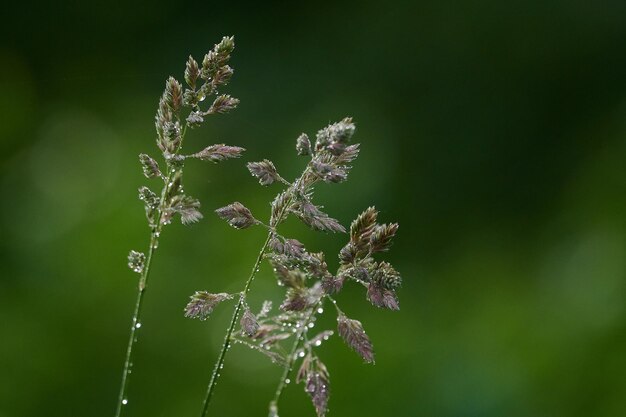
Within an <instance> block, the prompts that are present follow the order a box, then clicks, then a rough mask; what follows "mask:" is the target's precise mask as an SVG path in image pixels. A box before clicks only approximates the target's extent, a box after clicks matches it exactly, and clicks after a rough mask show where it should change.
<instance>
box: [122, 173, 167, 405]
mask: <svg viewBox="0 0 626 417" xmlns="http://www.w3.org/2000/svg"><path fill="white" fill-rule="evenodd" d="M172 173H173V170H168V173H167V177H166V178H165V179H164V180H165V185H164V186H163V190H162V191H161V199H160V201H159V211H158V214H157V218H156V224H155V225H154V226H153V228H152V233H151V234H150V247H149V249H148V256H147V257H146V263H145V265H144V268H143V270H142V271H141V275H140V278H139V286H138V287H139V288H138V291H137V301H136V302H135V310H134V312H133V319H132V323H131V328H130V337H129V339H128V346H127V348H126V358H125V359H124V370H123V371H122V382H121V385H120V393H119V396H118V399H117V407H116V410H115V417H120V416H121V415H122V408H123V406H124V405H126V404H128V398H127V396H126V394H127V391H128V378H129V375H130V371H131V368H132V366H133V347H134V346H135V343H136V342H137V339H138V337H137V335H136V333H137V331H138V330H139V328H140V327H141V309H142V306H143V298H144V294H145V292H146V286H147V283H148V277H149V275H150V266H151V265H152V256H153V255H154V251H155V250H156V248H157V247H158V245H159V236H160V234H161V228H162V226H161V216H162V214H163V206H164V204H165V197H166V195H167V188H168V184H169V182H170V181H171V178H172Z"/></svg>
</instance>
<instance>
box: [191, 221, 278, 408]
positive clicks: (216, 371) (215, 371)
mask: <svg viewBox="0 0 626 417" xmlns="http://www.w3.org/2000/svg"><path fill="white" fill-rule="evenodd" d="M271 237H272V233H271V232H270V233H268V234H267V238H266V239H265V243H264V244H263V246H262V247H261V250H260V252H259V255H258V256H257V258H256V262H255V263H254V267H253V268H252V271H251V272H250V276H249V277H248V280H247V281H246V285H245V286H244V289H243V291H242V292H241V297H239V301H238V302H237V305H236V306H235V310H234V311H233V316H232V318H231V319H230V324H229V326H228V329H226V336H225V337H224V344H223V345H222V349H221V350H220V354H219V356H218V358H217V362H216V363H215V368H213V373H212V374H211V380H210V381H209V386H208V388H207V392H206V395H205V397H204V402H203V404H202V414H201V416H203V417H204V416H206V415H207V412H208V410H209V403H210V402H211V397H212V396H213V392H214V391H215V384H216V383H217V379H218V378H219V377H220V370H221V369H222V368H223V366H224V360H225V359H226V352H228V349H229V348H230V341H231V337H232V334H233V330H234V329H235V326H236V325H237V317H238V316H239V313H240V312H241V308H242V307H243V304H244V300H245V296H246V294H247V293H248V291H250V285H251V284H252V281H254V277H255V276H256V273H257V272H258V271H259V265H260V264H261V261H262V260H263V256H264V255H265V251H266V250H267V246H268V245H269V242H270V239H271Z"/></svg>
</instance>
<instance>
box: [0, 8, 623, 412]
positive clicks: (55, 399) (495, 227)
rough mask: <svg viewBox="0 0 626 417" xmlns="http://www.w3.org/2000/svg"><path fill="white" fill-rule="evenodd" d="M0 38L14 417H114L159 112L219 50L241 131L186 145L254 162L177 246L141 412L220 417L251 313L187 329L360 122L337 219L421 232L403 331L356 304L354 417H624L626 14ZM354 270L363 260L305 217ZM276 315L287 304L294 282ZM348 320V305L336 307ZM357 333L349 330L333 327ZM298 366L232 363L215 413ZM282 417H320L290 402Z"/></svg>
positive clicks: (331, 193)
mask: <svg viewBox="0 0 626 417" xmlns="http://www.w3.org/2000/svg"><path fill="white" fill-rule="evenodd" d="M3 16H4V18H3V25H2V28H1V29H0V30H1V31H2V37H1V41H0V42H1V43H0V86H1V88H0V92H1V93H0V108H1V109H2V116H0V117H1V119H0V150H1V151H2V152H1V153H0V155H1V156H0V193H1V195H2V204H1V205H0V210H1V213H0V234H1V237H2V238H1V239H0V271H1V279H0V331H1V336H0V417H30V416H41V415H46V416H50V417H52V416H59V417H68V416H94V417H97V416H112V415H113V411H114V407H115V401H116V396H117V391H118V388H119V378H120V371H121V366H122V358H123V353H124V349H125V346H126V341H127V331H128V327H129V325H130V318H131V311H132V305H133V302H134V298H135V291H136V286H137V277H136V275H135V274H133V273H132V272H131V271H130V270H128V268H127V267H126V255H127V253H128V251H129V250H130V249H137V250H145V247H146V245H147V238H148V228H147V226H146V224H145V218H144V214H143V208H142V206H141V204H140V202H139V201H138V200H137V198H136V194H137V192H136V190H137V188H138V187H139V186H140V185H143V184H146V183H148V182H149V181H148V180H146V179H145V178H143V176H142V175H141V170H140V167H139V164H138V161H137V155H138V154H139V153H140V152H148V153H151V154H157V152H156V148H155V142H154V138H155V133H154V128H153V116H154V113H155V111H156V105H157V102H158V97H159V95H160V94H161V91H162V89H163V86H164V81H165V79H166V77H167V76H168V75H170V74H171V75H175V76H176V77H177V78H179V79H181V78H182V73H183V70H184V63H185V61H186V59H187V56H188V55H189V54H190V53H191V54H193V55H194V56H196V57H197V58H198V59H200V58H201V57H202V55H203V54H204V53H205V52H206V51H207V50H208V49H209V48H210V47H211V46H212V45H213V44H214V43H215V42H217V41H218V40H219V39H220V38H221V36H223V35H226V34H232V35H235V37H236V42H237V48H236V51H235V54H234V57H233V59H232V66H233V67H234V68H235V76H234V78H233V80H232V82H231V85H230V86H229V87H228V88H227V90H228V92H229V93H231V94H233V95H234V96H236V97H238V98H240V99H241V105H240V107H239V109H238V110H236V111H235V112H233V113H232V114H231V115H227V116H221V117H219V118H215V119H211V120H210V123H207V124H206V127H203V128H201V129H198V130H194V131H193V132H191V134H190V135H189V136H188V139H187V141H186V149H187V150H189V151H192V150H199V149H201V148H202V147H204V146H205V145H208V144H211V143H220V142H226V143H228V144H236V145H241V146H244V147H246V148H248V152H247V153H246V154H245V156H244V158H243V160H239V161H229V162H226V163H223V164H220V165H219V166H214V165H210V164H203V163H200V162H197V163H188V164H187V167H186V187H185V188H186V190H187V192H189V193H190V194H192V195H194V196H196V197H198V198H199V199H200V200H201V201H202V204H203V207H204V209H203V210H204V213H205V214H206V218H205V219H204V220H203V221H202V222H201V223H199V224H197V225H193V226H191V227H183V226H182V225H180V224H178V223H176V224H173V225H172V226H170V227H168V228H167V229H166V230H165V232H164V233H163V239H162V242H161V246H160V248H159V250H158V252H157V256H156V260H155V263H154V273H153V274H152V276H151V281H150V283H149V291H148V293H147V296H146V305H145V318H144V321H143V324H144V326H143V327H142V330H141V333H142V335H141V339H140V342H139V344H138V346H137V360H136V361H135V368H134V373H133V374H132V378H131V383H130V394H129V401H130V402H129V405H128V413H127V414H126V415H128V416H129V417H130V416H151V417H158V416H163V417H165V416H168V417H169V416H196V415H198V413H199V411H200V410H199V409H200V403H201V398H202V395H203V393H204V390H205V386H206V382H207V378H208V374H209V373H210V370H211V368H212V365H213V361H214V360H215V358H216V354H217V351H218V349H219V347H220V343H221V339H222V334H223V331H224V329H225V327H226V324H227V321H228V318H229V315H230V307H226V306H223V307H221V308H219V309H218V310H217V312H216V313H215V314H214V316H213V317H212V318H211V320H209V321H207V322H198V321H192V320H188V319H185V318H184V317H183V315H182V309H183V306H184V305H185V303H186V301H187V297H188V296H189V295H190V294H191V293H192V292H193V291H194V290H197V289H207V290H213V291H236V290H238V289H239V288H240V287H241V285H242V282H243V281H244V280H245V277H246V274H247V273H248V271H249V269H250V267H251V265H252V263H253V262H254V258H255V256H256V251H257V250H258V248H259V246H260V245H261V243H262V242H263V237H264V232H263V230H260V229H259V230H246V231H235V230H233V229H231V228H229V227H228V226H227V225H226V224H225V223H224V222H221V221H219V220H218V219H217V218H216V216H214V215H213V214H212V213H211V211H212V210H213V209H214V208H216V207H220V206H223V205H225V204H227V203H230V202H231V201H233V200H238V201H241V202H242V203H244V204H245V205H247V206H248V207H250V208H251V209H252V210H253V211H254V212H255V213H256V214H257V216H258V217H261V218H267V215H268V214H269V205H268V202H269V201H270V200H271V199H272V197H273V195H274V194H275V193H276V192H277V191H278V187H276V188H274V187H272V188H270V189H266V188H262V187H260V186H259V185H258V184H257V183H256V181H255V180H254V179H253V178H252V177H250V176H249V174H248V173H247V171H246V169H245V168H244V166H243V163H244V162H245V161H250V160H259V159H262V158H269V159H272V160H273V161H274V163H275V164H276V166H277V167H278V169H279V171H280V172H281V173H282V174H283V176H285V177H287V178H293V177H294V176H296V175H297V174H298V172H299V170H300V169H301V167H302V166H303V165H304V163H305V161H304V160H303V159H302V158H298V157H296V155H295V150H294V145H295V139H296V137H297V136H298V135H299V133H301V132H303V131H304V132H308V133H309V134H314V133H315V132H316V131H317V129H319V128H321V127H323V126H325V125H326V124H327V123H328V122H330V121H336V120H339V119H340V118H342V117H344V116H346V115H351V116H353V117H354V119H355V121H356V122H357V126H358V128H357V134H356V136H355V140H356V141H357V142H360V143H361V144H362V154H361V157H360V159H359V160H357V161H356V163H355V164H354V169H353V171H352V174H351V177H350V179H349V181H348V182H347V183H344V184H339V185H322V186H320V187H318V192H317V193H316V201H317V202H318V203H321V204H324V206H325V207H326V210H327V212H329V213H330V214H331V215H333V216H335V217H337V218H338V219H340V220H341V221H342V223H343V224H345V225H347V224H348V223H349V221H350V220H351V219H352V218H354V216H355V215H356V214H357V213H359V212H360V211H361V210H363V209H364V208H366V207H367V206H369V205H372V204H374V205H376V207H377V208H378V209H380V211H381V220H383V221H398V222H399V223H400V225H401V227H400V231H399V234H398V236H397V240H396V243H395V246H394V247H393V249H392V251H391V252H389V253H388V254H387V255H385V256H384V259H386V260H388V261H390V262H392V263H393V264H394V265H395V266H396V268H397V269H398V270H399V271H400V272H401V273H402V275H403V277H404V282H405V284H404V286H403V288H402V289H401V291H400V301H401V310H400V312H397V313H394V312H389V311H382V310H376V309H374V308H373V307H372V306H370V305H369V303H368V302H367V301H366V300H365V297H364V294H363V291H362V290H361V289H359V288H356V287H355V286H353V287H350V288H349V289H347V290H346V291H344V292H343V293H342V294H341V295H340V296H339V299H340V300H339V301H340V302H341V304H342V305H343V308H344V310H346V311H347V312H348V313H349V315H350V316H352V317H353V318H357V319H359V320H361V321H362V322H363V323H364V325H365V328H366V330H367V332H368V334H369V335H370V337H371V338H372V340H373V342H374V345H375V348H376V352H377V363H376V365H375V366H367V365H364V364H362V363H361V360H360V359H359V358H358V357H357V356H356V355H355V354H354V353H352V352H350V351H349V350H348V349H347V348H346V347H345V346H344V345H343V343H342V342H341V341H340V340H339V339H337V338H335V339H333V340H332V341H329V342H328V343H325V344H324V345H323V346H322V348H321V353H320V354H321V356H322V358H323V359H324V360H325V362H326V363H327V365H328V367H329V369H330V372H331V383H332V394H331V400H330V416H336V417H349V416H444V417H445V416H481V417H490V416H494V417H495V416H594V417H601V416H624V415H626V311H625V308H624V306H625V303H624V301H625V295H626V279H625V278H626V276H625V275H626V274H625V272H626V257H625V255H626V239H625V238H626V234H625V232H626V228H625V226H626V225H625V222H624V220H625V213H626V192H625V191H626V171H625V166H626V164H625V162H626V54H625V53H624V51H625V49H624V48H625V46H626V3H625V2H624V1H597V2H589V1H565V0H560V1H558V0H557V1H539V0H536V1H507V2H502V1H493V0H488V1H474V2H469V1H450V0H425V1H407V2H400V1H390V2H367V1H365V2H364V1H358V2H357V1H353V2H329V3H328V4H323V3H321V2H310V3H307V2H291V3H287V2H285V3H283V2H274V3H272V2H259V3H256V4H253V3H251V4H245V3H243V2H197V3H185V2H175V1H169V2H164V1H153V2H150V3H145V4H140V3H132V2H124V3H123V2H119V3H111V2H78V1H72V2H46V3H42V4H28V3H27V2H12V3H11V4H5V5H3ZM285 230H286V231H287V233H289V234H291V235H293V236H297V237H298V238H299V239H300V240H302V241H303V242H305V243H306V245H307V246H308V247H310V248H311V249H313V250H324V251H326V252H327V253H328V256H329V258H331V259H332V262H331V266H332V267H333V268H334V267H335V266H336V261H335V255H334V254H336V253H337V250H338V249H339V248H340V247H341V246H342V245H343V243H344V241H345V237H342V236H334V235H323V234H316V233H313V232H310V231H308V230H307V229H306V228H305V227H303V226H301V225H299V224H298V223H297V222H295V221H292V222H289V223H288V224H287V227H286V229H285ZM253 294H255V296H254V298H253V305H256V306H258V305H259V304H260V302H261V300H262V299H264V298H271V299H274V300H279V299H280V298H281V294H280V291H279V290H278V289H277V288H276V286H275V281H274V279H273V278H272V276H271V271H270V270H269V268H268V267H267V265H266V266H264V268H263V269H262V270H261V274H260V276H259V278H258V279H257V281H256V282H255V283H254V288H253ZM327 311H328V309H327ZM326 321H327V323H328V324H329V326H331V325H332V324H333V318H332V316H329V317H328V318H327V319H326ZM279 373H280V372H279V369H277V368H275V367H273V366H272V365H271V364H270V363H269V362H268V361H266V360H265V358H264V357H261V356H259V355H258V354H256V353H254V352H248V351H246V350H244V348H242V347H241V346H237V347H236V348H234V349H233V350H232V351H231V354H230V356H229V357H228V360H227V365H226V368H225V371H224V375H223V378H222V379H221V380H220V383H219V385H218V387H217V388H218V389H217V393H216V396H215V402H214V406H213V413H214V414H212V415H220V416H253V415H254V416H264V415H266V410H267V403H268V401H269V400H270V398H271V396H272V395H273V392H274V388H275V385H276V381H277V379H278V376H279ZM280 410H281V417H286V416H313V415H314V411H313V407H312V406H311V405H310V403H309V400H308V398H307V397H306V395H305V394H304V392H303V390H302V387H301V386H294V385H293V384H291V385H290V386H289V387H288V388H287V390H286V392H285V395H284V397H283V400H282V402H281V406H280Z"/></svg>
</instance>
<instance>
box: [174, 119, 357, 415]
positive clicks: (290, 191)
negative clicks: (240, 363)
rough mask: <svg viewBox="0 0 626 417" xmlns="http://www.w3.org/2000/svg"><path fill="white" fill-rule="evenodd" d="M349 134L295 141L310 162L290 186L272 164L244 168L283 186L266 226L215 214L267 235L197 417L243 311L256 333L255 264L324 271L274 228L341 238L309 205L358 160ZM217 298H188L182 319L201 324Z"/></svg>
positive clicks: (243, 213)
mask: <svg viewBox="0 0 626 417" xmlns="http://www.w3.org/2000/svg"><path fill="white" fill-rule="evenodd" d="M354 129H355V126H354V124H353V123H352V120H351V119H350V118H346V119H344V120H342V121H341V122H338V123H334V124H331V125H329V126H328V127H326V128H324V129H322V130H320V131H319V132H318V134H317V140H316V143H315V146H314V147H313V146H312V145H311V143H310V141H309V138H308V136H307V135H306V134H304V133H303V134H302V135H300V136H299V137H298V139H297V141H296V150H297V152H298V154H300V155H306V156H310V158H311V159H310V161H309V163H308V164H307V166H306V168H305V169H304V171H303V172H302V174H301V175H300V176H299V177H298V179H296V180H295V181H294V182H293V183H289V182H288V181H286V180H285V179H283V178H282V177H281V176H280V175H279V174H278V171H277V170H276V167H275V166H274V164H273V163H272V162H271V161H269V160H267V159H266V160H263V161H261V162H252V163H249V164H248V169H249V171H250V173H251V174H252V175H253V176H255V177H257V178H258V180H259V183H260V184H261V185H264V186H265V185H270V184H272V183H275V182H279V183H283V184H285V185H287V188H286V189H285V190H284V191H282V192H280V193H279V194H277V195H276V197H275V198H274V200H273V202H272V204H271V208H272V210H271V216H270V221H269V224H264V223H262V222H261V221H259V220H257V219H256V218H255V217H254V216H253V215H252V213H251V212H250V210H248V209H247V208H246V207H245V206H244V205H243V204H241V203H239V202H235V203H232V204H229V205H228V206H226V207H222V208H220V209H218V210H216V212H217V214H218V215H219V216H220V217H221V218H222V219H224V220H226V221H227V222H228V223H229V224H230V225H231V226H233V227H235V228H237V229H245V228H248V227H251V226H254V225H263V226H265V227H266V228H267V229H268V235H267V238H266V240H265V243H264V244H263V246H262V247H261V250H260V251H259V254H258V256H257V259H256V262H255V263H254V266H253V268H252V271H251V273H250V276H249V277H248V279H247V280H246V283H245V285H244V289H243V290H242V292H241V295H240V297H239V300H238V301H237V304H236V305H235V308H234V311H233V315H232V318H231V320H230V323H229V326H228V328H227V329H226V335H225V337H224V343H223V345H222V348H221V350H220V353H219V355H218V358H217V362H216V363H215V365H214V367H213V372H212V373H211V377H210V380H209V384H208V387H207V391H206V395H205V397H204V401H203V405H202V413H201V416H203V417H204V416H206V415H207V414H208V409H209V404H210V401H211V398H212V396H213V393H214V391H215V385H216V383H217V380H218V379H219V377H220V374H221V372H222V368H223V366H224V362H225V359H226V354H227V352H228V349H229V347H230V345H231V342H233V341H234V340H235V338H234V333H233V332H234V330H235V326H236V325H237V319H238V318H239V315H240V314H241V311H242V310H243V314H242V315H241V321H240V324H241V326H242V328H243V332H244V333H245V334H247V335H249V336H253V335H255V334H256V332H257V330H259V328H260V327H259V326H260V325H259V323H258V321H257V319H258V317H257V316H255V315H254V314H253V313H252V312H251V310H250V308H249V306H248V304H247V301H246V298H247V294H248V291H249V290H250V286H251V284H252V282H253V281H254V278H255V276H256V273H257V271H258V268H259V265H260V262H261V261H262V260H263V259H264V258H268V257H269V258H271V259H273V258H274V257H275V256H285V257H289V258H290V259H292V258H293V259H300V261H301V262H308V263H315V264H317V265H318V267H319V269H320V272H321V271H322V270H323V269H324V268H325V266H324V265H325V264H324V263H323V260H320V259H316V258H314V257H313V256H311V255H309V254H308V253H307V252H306V251H305V250H304V246H303V245H302V244H301V243H300V242H299V241H297V240H295V239H287V238H285V237H283V236H281V235H280V234H279V232H278V226H279V225H280V224H281V223H282V222H283V221H284V220H285V219H286V217H287V216H288V215H289V214H294V215H296V216H297V217H298V218H299V219H301V220H302V221H303V222H304V223H305V224H307V225H308V226H310V227H311V228H312V229H314V230H318V231H325V232H345V228H344V227H343V226H342V225H341V224H339V222H338V221H337V220H335V219H333V218H331V217H329V216H328V215H327V214H326V213H324V212H322V211H321V207H318V206H316V205H314V204H313V203H312V201H311V199H312V192H313V187H314V185H315V184H316V183H318V182H319V181H324V182H329V183H336V182H341V181H344V180H345V179H346V178H347V174H348V171H349V169H350V166H349V165H348V164H350V163H351V162H352V161H353V160H354V159H355V158H356V157H357V156H358V151H359V146H358V145H357V144H355V145H348V142H349V140H350V138H351V137H352V135H353V133H354ZM220 294H221V293H220ZM220 294H214V293H210V292H208V291H197V292H196V293H195V294H194V295H192V296H191V301H190V302H189V303H188V304H187V307H186V309H185V315H186V316H187V317H192V318H199V319H206V318H207V317H208V315H209V314H210V313H211V312H212V311H213V308H214V307H215V306H216V305H217V304H218V303H219V302H221V301H223V300H224V299H226V298H224V297H219V295H220ZM293 296H294V299H293V302H294V303H296V304H297V303H300V302H302V300H301V299H300V295H298V294H294V295H293ZM294 306H295V304H294ZM285 309H287V310H288V309H290V307H289V306H286V307H285ZM257 348H258V349H257V350H259V351H261V352H266V351H267V350H266V349H265V348H264V347H262V346H261V347H258V346H257ZM270 357H273V359H274V360H276V361H278V359H277V358H278V357H277V356H275V355H270Z"/></svg>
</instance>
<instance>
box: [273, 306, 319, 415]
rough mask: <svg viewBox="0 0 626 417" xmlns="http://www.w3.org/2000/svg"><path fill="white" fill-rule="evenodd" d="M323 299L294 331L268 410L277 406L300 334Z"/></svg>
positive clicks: (293, 360)
mask: <svg viewBox="0 0 626 417" xmlns="http://www.w3.org/2000/svg"><path fill="white" fill-rule="evenodd" d="M323 301H324V296H322V297H320V299H319V301H318V302H317V303H316V304H315V306H314V307H313V308H312V309H311V311H310V312H309V315H308V316H307V318H306V319H305V320H304V321H303V323H302V326H301V327H300V330H299V331H298V333H296V337H295V340H294V342H293V345H292V346H291V351H290V352H289V356H287V363H286V364H285V367H284V368H283V373H282V376H281V377H280V381H279V382H278V386H277V387H276V392H275V393H274V399H273V400H272V401H271V402H270V410H271V409H272V408H276V407H277V406H278V400H279V399H280V396H281V394H282V393H283V389H285V386H286V385H287V378H288V377H289V373H290V372H291V369H292V368H293V364H294V362H295V361H296V359H297V358H296V352H297V351H298V347H299V346H300V342H301V341H302V335H303V334H304V333H305V332H306V331H307V329H308V325H309V322H310V321H311V319H312V318H313V316H314V315H315V312H316V311H317V309H318V308H320V306H321V304H322V303H323Z"/></svg>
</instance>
